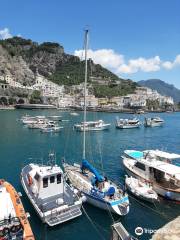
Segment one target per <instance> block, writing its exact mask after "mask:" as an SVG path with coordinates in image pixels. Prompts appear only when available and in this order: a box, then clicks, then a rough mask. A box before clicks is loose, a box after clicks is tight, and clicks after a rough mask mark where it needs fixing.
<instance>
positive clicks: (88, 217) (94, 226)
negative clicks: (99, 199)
mask: <svg viewBox="0 0 180 240" xmlns="http://www.w3.org/2000/svg"><path fill="white" fill-rule="evenodd" d="M82 209H83V211H84V213H85V215H86V217H87V219H88V220H89V222H90V223H91V224H92V226H93V228H94V229H95V230H96V232H97V233H98V235H99V236H100V237H101V239H103V240H106V239H105V238H104V236H103V235H102V233H101V232H100V231H99V230H98V228H97V226H96V225H95V223H94V222H93V221H92V219H91V217H90V216H89V215H88V213H87V212H86V210H85V208H84V207H83V206H82Z"/></svg>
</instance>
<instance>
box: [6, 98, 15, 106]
mask: <svg viewBox="0 0 180 240" xmlns="http://www.w3.org/2000/svg"><path fill="white" fill-rule="evenodd" d="M8 102H9V105H13V104H16V103H17V101H16V99H15V98H9V101H8Z"/></svg>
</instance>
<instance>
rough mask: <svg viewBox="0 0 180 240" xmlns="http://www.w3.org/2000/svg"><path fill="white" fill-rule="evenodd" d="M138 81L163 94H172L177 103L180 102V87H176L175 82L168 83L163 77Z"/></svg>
mask: <svg viewBox="0 0 180 240" xmlns="http://www.w3.org/2000/svg"><path fill="white" fill-rule="evenodd" d="M137 83H138V84H139V85H141V86H144V87H149V88H151V89H154V90H156V91H158V92H159V93H160V94H162V95H165V96H171V97H172V98H173V99H174V101H175V102H176V103H179V102H180V89H178V88H176V87H175V86H174V85H173V84H169V83H166V82H165V81H163V80H161V79H148V80H141V81H138V82H137Z"/></svg>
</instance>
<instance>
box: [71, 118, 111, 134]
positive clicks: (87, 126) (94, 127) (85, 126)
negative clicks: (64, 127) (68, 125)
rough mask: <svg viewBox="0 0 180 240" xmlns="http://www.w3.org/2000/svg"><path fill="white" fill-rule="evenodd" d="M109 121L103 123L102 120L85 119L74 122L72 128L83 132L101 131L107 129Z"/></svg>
mask: <svg viewBox="0 0 180 240" xmlns="http://www.w3.org/2000/svg"><path fill="white" fill-rule="evenodd" d="M110 125H111V124H110V123H105V122H104V121H103V120H98V121H86V122H81V123H80V124H75V125H74V128H75V129H76V130H77V131H81V132H83V131H84V130H85V131H102V130H108V129H109V127H110Z"/></svg>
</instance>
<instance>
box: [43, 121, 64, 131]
mask: <svg viewBox="0 0 180 240" xmlns="http://www.w3.org/2000/svg"><path fill="white" fill-rule="evenodd" d="M62 128H63V127H62V126H59V125H57V124H54V123H48V124H47V125H45V126H43V127H41V132H43V133H50V132H60V131H61V129H62Z"/></svg>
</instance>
